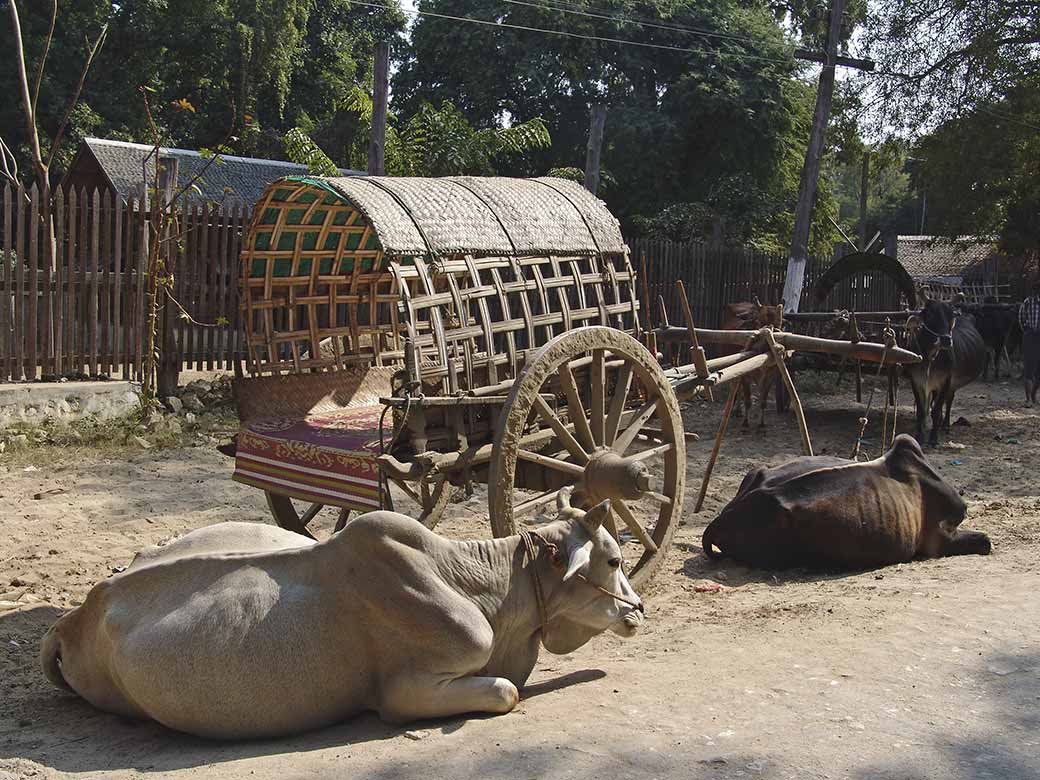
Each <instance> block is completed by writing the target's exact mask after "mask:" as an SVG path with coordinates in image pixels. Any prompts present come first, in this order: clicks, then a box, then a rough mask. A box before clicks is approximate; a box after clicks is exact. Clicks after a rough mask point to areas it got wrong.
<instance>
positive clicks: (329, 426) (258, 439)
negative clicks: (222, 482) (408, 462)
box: [233, 405, 383, 511]
mask: <svg viewBox="0 0 1040 780" xmlns="http://www.w3.org/2000/svg"><path fill="white" fill-rule="evenodd" d="M382 411H383V407H382V406H380V405H367V406H357V407H351V408H344V409H337V410H330V411H321V412H314V413H311V414H308V415H305V416H302V417H300V416H296V417H270V418H258V419H251V420H247V421H246V422H245V423H243V425H242V428H241V430H240V431H239V434H238V446H237V452H236V454H235V473H234V476H233V479H235V480H236V481H238V482H243V483H245V484H247V485H252V486H253V487H257V488H260V489H261V490H269V491H271V492H273V493H281V494H283V495H287V496H291V497H293V498H299V499H304V500H307V501H313V502H317V503H320V504H328V505H330V506H339V507H347V508H350V509H358V510H362V511H369V510H372V509H378V508H379V491H380V487H379V465H378V464H377V463H376V457H377V456H378V455H379V415H380V414H381V413H382Z"/></svg>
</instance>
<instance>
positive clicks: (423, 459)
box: [234, 176, 864, 586]
mask: <svg viewBox="0 0 1040 780" xmlns="http://www.w3.org/2000/svg"><path fill="white" fill-rule="evenodd" d="M240 306H241V312H242V322H243V330H244V334H243V336H244V340H245V347H246V353H247V354H246V361H245V365H246V369H247V371H248V376H243V377H239V378H238V379H237V380H236V382H235V396H236V403H237V407H238V412H239V417H240V419H241V422H242V425H241V429H240V431H239V435H238V438H237V442H236V463H235V474H234V478H235V479H236V480H238V481H240V482H243V483H246V484H249V485H252V486H255V487H257V488H259V489H261V490H263V491H264V493H265V494H266V496H267V502H268V505H269V507H270V509H271V512H272V514H273V516H274V519H275V521H276V522H277V523H278V524H279V525H280V526H282V527H284V528H287V529H290V530H293V531H296V532H298V533H301V534H306V535H311V530H310V529H309V528H308V526H309V525H310V524H311V522H312V521H313V520H314V518H315V517H316V516H317V515H318V513H319V512H320V511H321V510H322V509H323V508H324V507H335V508H338V510H339V518H338V521H337V524H336V528H337V529H338V528H341V527H343V525H344V524H345V523H346V522H348V519H349V514H350V512H351V511H352V510H358V511H366V510H370V509H374V508H378V507H392V506H393V502H394V498H395V495H396V496H397V497H400V496H401V495H402V494H403V495H406V496H408V497H410V498H411V499H412V500H414V501H415V502H416V503H417V504H418V505H419V506H420V507H421V512H420V516H419V520H420V521H421V522H423V523H424V524H425V525H427V526H428V527H431V528H432V527H434V526H435V525H436V523H437V521H438V520H439V519H440V517H441V515H442V513H443V512H444V509H445V507H446V505H447V503H448V500H449V496H450V495H451V492H452V488H453V486H454V487H458V488H463V489H468V488H469V487H470V486H471V485H472V484H473V483H486V485H487V491H488V504H489V513H490V525H491V531H492V533H493V534H494V535H495V536H506V535H510V534H513V533H516V531H517V530H518V526H519V524H521V523H523V522H524V519H525V518H532V516H533V515H535V514H536V513H537V512H538V511H539V510H540V509H541V508H542V507H543V506H546V505H549V504H551V502H553V501H554V499H555V498H556V496H557V495H558V493H559V491H560V490H561V489H562V488H564V487H566V486H574V487H575V494H574V495H575V498H576V499H577V500H580V501H582V502H583V503H584V504H586V505H590V504H594V503H596V502H599V501H602V500H603V499H607V498H609V499H611V501H612V506H613V508H614V516H615V517H614V518H613V519H612V520H611V521H610V522H609V523H608V527H609V528H610V530H611V532H612V533H614V535H615V537H616V538H618V539H619V541H621V542H622V549H623V551H624V554H625V558H626V561H627V562H628V565H629V569H630V576H631V578H632V581H633V582H634V584H636V585H637V586H638V585H640V584H643V583H645V582H647V581H648V580H649V579H650V577H651V576H652V575H653V573H654V571H655V570H656V569H657V567H658V566H659V565H660V564H661V562H662V561H663V559H664V556H665V554H666V552H667V549H668V546H669V544H670V541H671V538H672V534H673V532H674V530H675V527H676V525H677V523H678V519H679V516H680V513H681V511H682V506H683V489H684V480H685V473H686V439H687V436H688V434H685V433H684V430H683V425H682V420H681V417H680V413H679V398H680V397H690V396H692V395H693V394H695V393H697V392H699V391H700V390H701V389H703V388H707V387H710V386H712V385H714V384H718V383H722V382H726V381H730V380H733V379H738V378H740V377H742V376H746V375H747V374H748V373H750V372H752V371H755V370H758V369H759V368H761V367H762V366H764V365H766V363H768V362H769V361H771V360H775V359H776V355H777V354H778V353H777V352H776V351H771V348H770V347H769V344H767V343H766V341H767V340H769V339H772V335H771V334H766V335H765V336H763V337H762V338H761V339H759V341H758V342H756V344H757V346H754V347H751V346H749V347H748V349H746V350H744V351H742V352H741V353H740V354H738V355H732V356H727V357H726V358H720V359H719V360H718V361H707V360H706V359H705V357H704V353H703V351H702V350H700V349H699V347H698V348H695V349H693V350H691V352H690V355H691V362H690V363H689V364H688V365H679V366H673V367H670V368H665V367H663V366H662V365H661V362H660V360H659V358H658V355H657V351H656V347H655V335H656V334H654V333H652V332H650V331H649V330H648V329H646V328H643V327H641V325H640V317H639V315H640V302H639V296H638V294H637V289H636V277H635V274H634V272H633V270H632V267H631V264H630V262H629V256H628V250H627V247H626V246H625V244H624V241H623V240H622V237H621V232H620V229H619V226H618V223H617V221H616V220H615V219H614V217H613V216H612V215H611V214H610V212H609V211H608V210H607V209H606V207H605V206H604V204H603V203H602V202H600V201H599V200H597V199H596V198H595V197H594V196H592V195H590V194H589V193H588V192H587V191H585V190H584V189H582V188H581V187H579V186H577V185H576V184H573V183H570V182H567V181H564V180H560V179H553V178H543V179H528V180H524V179H504V178H470V177H456V178H446V179H409V178H385V177H347V178H319V177H311V176H300V177H289V178H286V179H283V180H280V181H278V182H275V183H274V184H272V185H270V186H269V188H268V189H267V191H266V192H265V194H264V195H263V197H262V198H261V200H260V201H259V203H258V204H257V205H256V208H255V210H254V213H253V218H252V221H251V224H250V225H249V228H248V230H247V232H246V234H245V236H244V237H243V251H242V254H241V276H240ZM684 333H685V334H686V337H688V338H689V337H692V338H694V340H695V339H696V335H695V334H692V333H691V331H690V330H689V329H687V330H685V331H684ZM705 333H706V335H710V334H707V332H705ZM753 335H755V334H744V339H743V341H747V340H748V337H749V336H753ZM738 338H739V335H738ZM777 338H778V339H784V338H787V336H786V335H785V334H777ZM742 343H743V342H742ZM647 345H649V346H650V349H648V348H647ZM860 346H864V345H860ZM780 351H781V352H782V351H783V350H782V348H781V350H780Z"/></svg>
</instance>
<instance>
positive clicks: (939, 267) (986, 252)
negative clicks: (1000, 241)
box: [896, 236, 996, 280]
mask: <svg viewBox="0 0 1040 780" xmlns="http://www.w3.org/2000/svg"><path fill="white" fill-rule="evenodd" d="M995 254H996V247H995V246H994V245H993V243H992V242H991V241H986V240H984V239H979V238H975V237H973V236H965V237H963V238H956V239H951V238H946V237H943V236H898V237H897V238H896V259H897V260H898V261H899V262H900V264H901V265H902V266H903V267H904V268H905V269H906V270H907V272H909V274H910V276H912V277H913V278H914V279H918V280H920V279H929V278H933V277H950V276H964V275H966V274H968V273H970V272H972V271H974V270H977V269H978V268H979V266H981V265H982V264H983V263H984V262H985V261H986V260H987V259H988V258H990V257H992V256H993V255H995Z"/></svg>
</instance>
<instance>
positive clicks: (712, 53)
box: [353, 0, 790, 65]
mask: <svg viewBox="0 0 1040 780" xmlns="http://www.w3.org/2000/svg"><path fill="white" fill-rule="evenodd" d="M353 4H354V5H359V6H363V7H365V8H382V9H385V10H388V11H401V12H403V13H406V14H414V15H415V16H430V17H434V18H436V19H448V20H450V21H455V22H468V23H470V24H480V25H484V26H486V27H505V28H509V29H511V30H523V31H525V32H536V33H545V34H546V35H558V36H562V37H564V38H579V39H582V40H586V41H599V42H601V43H617V44H621V45H622V46H639V47H642V48H645V49H662V50H664V51H676V52H681V53H684V54H707V55H709V56H715V57H730V58H731V59H736V60H756V61H759V62H773V63H778V64H781V65H787V64H789V63H790V61H789V60H782V59H779V58H778V57H763V56H761V55H757V54H743V53H741V54H737V53H732V52H718V51H713V50H711V49H692V48H687V47H684V46H667V45H665V44H661V43H644V42H643V41H629V40H625V39H622V38H606V37H604V36H601V35H582V34H580V33H575V32H568V31H566V30H546V29H544V28H542V27H528V26H526V25H522V24H510V23H509V22H496V21H492V20H490V19H474V18H473V17H471V16H453V15H451V14H441V13H435V12H434V11H420V10H419V9H417V8H416V9H410V8H407V9H406V8H399V7H397V6H393V5H384V4H382V3H366V2H360V0H355V1H354V3H353Z"/></svg>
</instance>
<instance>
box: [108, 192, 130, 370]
mask: <svg viewBox="0 0 1040 780" xmlns="http://www.w3.org/2000/svg"><path fill="white" fill-rule="evenodd" d="M125 210H126V207H125V206H124V205H123V203H122V201H121V199H120V198H118V197H117V198H116V199H115V215H114V216H115V227H114V232H115V236H114V238H115V243H114V244H113V247H112V249H113V252H112V275H113V278H114V279H115V283H114V284H113V285H112V353H113V358H112V362H113V366H112V370H113V372H114V371H115V369H116V366H119V368H120V370H121V371H122V373H123V379H129V376H128V375H127V362H128V361H127V359H126V349H125V346H124V345H125V343H126V340H125V338H124V336H123V331H124V330H125V328H124V327H123V310H122V306H123V283H124V278H123V277H124V274H123V212H124V211H125Z"/></svg>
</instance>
